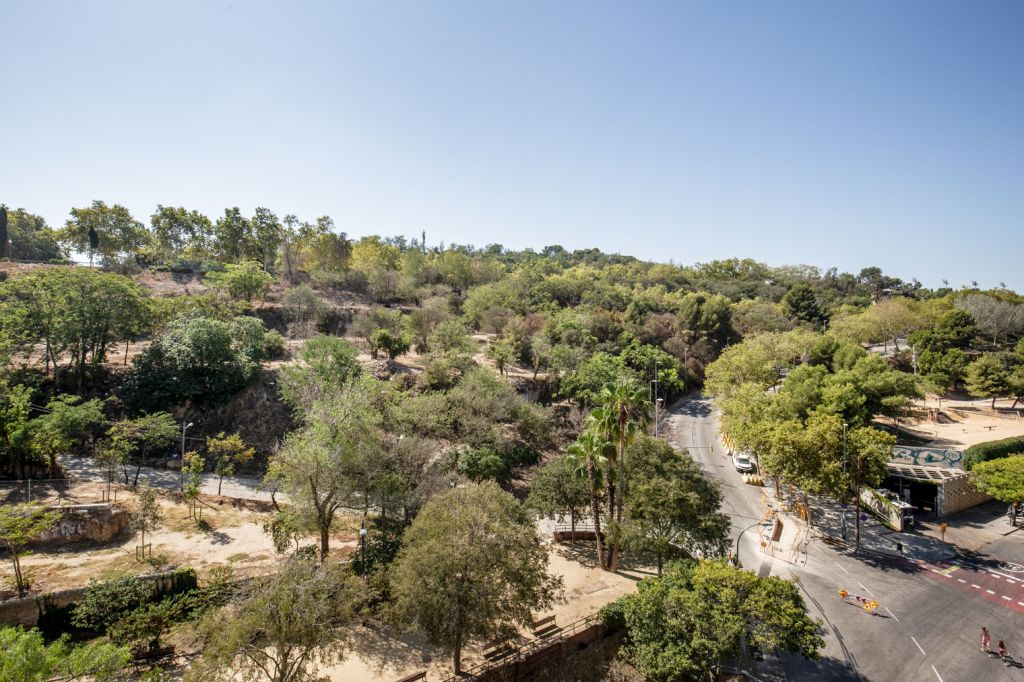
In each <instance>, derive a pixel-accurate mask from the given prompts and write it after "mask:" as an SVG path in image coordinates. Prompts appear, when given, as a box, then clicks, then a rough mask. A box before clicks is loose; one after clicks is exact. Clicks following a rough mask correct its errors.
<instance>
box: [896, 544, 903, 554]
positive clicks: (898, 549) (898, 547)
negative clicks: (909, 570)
mask: <svg viewBox="0 0 1024 682" xmlns="http://www.w3.org/2000/svg"><path fill="white" fill-rule="evenodd" d="M896 553H897V554H899V555H900V556H903V543H902V542H899V541H897V542H896Z"/></svg>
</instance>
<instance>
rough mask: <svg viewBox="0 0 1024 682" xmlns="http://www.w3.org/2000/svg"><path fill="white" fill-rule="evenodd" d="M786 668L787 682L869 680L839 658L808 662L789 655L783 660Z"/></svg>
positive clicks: (849, 681) (853, 681) (851, 681)
mask: <svg viewBox="0 0 1024 682" xmlns="http://www.w3.org/2000/svg"><path fill="white" fill-rule="evenodd" d="M783 664H784V665H785V667H786V679H787V680H840V681H841V682H859V681H860V680H867V679H868V678H867V677H865V676H864V675H862V674H861V673H860V672H859V671H858V670H857V668H855V667H854V666H853V665H851V664H849V663H847V662H846V661H843V660H840V659H838V658H832V657H829V658H822V659H819V660H817V661H808V660H806V659H804V658H801V657H799V656H790V655H787V656H785V658H784V659H783Z"/></svg>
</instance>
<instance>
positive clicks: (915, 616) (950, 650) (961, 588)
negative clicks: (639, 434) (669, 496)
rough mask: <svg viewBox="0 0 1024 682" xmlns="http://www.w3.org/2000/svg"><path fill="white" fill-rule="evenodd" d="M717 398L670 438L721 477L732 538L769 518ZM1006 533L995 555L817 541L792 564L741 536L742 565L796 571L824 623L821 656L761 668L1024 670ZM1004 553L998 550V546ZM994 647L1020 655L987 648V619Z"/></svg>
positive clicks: (786, 673) (873, 672)
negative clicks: (861, 600)
mask: <svg viewBox="0 0 1024 682" xmlns="http://www.w3.org/2000/svg"><path fill="white" fill-rule="evenodd" d="M717 433H718V421H717V415H716V413H715V410H714V406H713V403H712V402H711V401H710V400H707V399H703V398H696V399H691V400H689V401H686V402H683V403H679V404H677V405H675V406H673V408H671V411H670V417H669V419H668V424H667V435H668V437H669V438H670V439H671V440H672V441H673V442H674V443H675V444H676V445H677V446H679V447H684V448H687V449H688V450H689V451H690V452H691V455H692V456H693V458H694V460H695V461H697V462H698V463H699V464H700V465H701V467H702V468H703V469H704V470H705V471H707V472H708V473H709V474H710V475H712V476H714V477H715V478H717V479H718V480H719V481H720V482H721V484H722V489H723V494H724V497H725V504H724V508H725V510H726V511H727V513H729V514H730V515H731V516H732V522H733V538H734V540H735V538H736V537H737V536H738V535H739V533H740V532H742V531H743V530H744V529H745V528H749V527H750V525H751V524H756V523H757V522H758V521H759V519H760V518H761V513H762V507H761V502H760V491H759V489H758V488H756V487H754V486H750V485H746V484H744V483H743V481H742V478H741V475H740V474H739V473H737V472H736V471H735V469H734V468H733V466H732V462H731V459H730V458H729V457H728V455H727V453H726V452H725V450H724V448H723V447H722V445H721V442H720V441H719V440H718V437H717ZM1017 535H1019V534H1016V533H1015V534H1012V535H1010V536H1007V538H1006V539H1005V541H1002V542H1001V543H1000V544H999V545H998V546H996V547H993V546H989V547H986V548H985V552H987V553H986V554H974V555H968V554H961V555H960V556H958V557H956V558H954V559H950V560H944V561H935V562H928V561H924V560H911V559H907V558H899V557H892V556H887V555H879V554H865V555H854V554H852V553H849V552H847V551H845V550H837V549H834V548H833V547H831V546H830V545H827V544H825V543H824V542H821V541H820V540H817V539H815V540H812V541H811V542H810V543H809V544H808V546H807V551H806V559H805V560H804V558H801V560H800V562H799V563H797V564H791V563H789V562H787V561H784V560H782V559H780V558H775V559H774V560H773V559H771V558H770V557H763V556H761V552H760V547H759V546H758V542H757V540H756V536H755V533H754V531H750V532H748V533H746V534H744V536H743V538H742V540H741V543H740V559H741V562H742V564H743V565H744V566H745V567H747V568H749V569H751V570H755V571H757V572H758V573H759V574H761V575H765V574H767V573H768V572H770V573H771V574H772V575H778V576H781V577H786V578H796V579H797V580H798V582H799V585H800V587H801V590H802V591H803V592H804V597H805V600H806V601H807V605H808V608H809V609H810V612H811V614H812V615H813V616H814V617H815V618H817V619H819V620H820V621H821V622H822V636H823V637H824V638H825V641H826V647H825V649H824V651H823V652H822V659H821V660H820V661H817V662H809V661H805V660H803V659H801V658H799V657H783V658H782V659H781V660H779V659H769V660H768V661H766V662H765V663H764V664H763V665H762V666H760V668H759V670H758V676H759V677H760V678H762V679H766V680H776V679H778V680H880V681H888V680H906V681H918V680H920V681H925V680H928V681H932V682H935V681H938V682H955V681H958V680H964V681H971V682H980V681H982V680H985V681H987V680H993V681H995V682H1001V681H1002V680H1022V679H1024V663H1021V661H1022V660H1024V567H1022V566H1020V565H1015V564H1014V563H1013V562H1012V561H1004V560H1003V559H1004V558H1005V557H1012V558H1015V557H1017V556H1021V555H1024V535H1021V537H1019V538H1018V537H1016V536H1017ZM997 552H998V553H999V554H1000V555H1005V557H1001V556H995V555H994V554H995V553H997ZM840 589H845V590H847V591H848V592H850V593H851V594H860V595H863V596H865V597H867V598H872V599H875V600H877V601H878V602H879V603H880V604H881V606H880V608H879V609H878V611H877V615H871V614H869V613H867V612H866V611H864V610H863V609H861V608H859V607H858V606H857V605H856V604H855V603H848V602H844V601H842V600H840V598H839V596H838V591H839V590H840ZM982 626H987V627H988V629H989V632H990V633H991V635H992V648H993V649H994V648H995V646H996V644H997V642H998V641H999V640H1000V639H1003V640H1004V641H1005V643H1006V646H1007V650H1008V653H1009V655H1010V656H1011V657H1013V658H1014V659H1015V661H1016V663H1012V664H1007V663H1005V662H1003V661H1000V660H999V659H998V657H997V656H995V655H994V654H993V655H989V654H986V653H984V652H982V651H981V650H980V639H981V627H982Z"/></svg>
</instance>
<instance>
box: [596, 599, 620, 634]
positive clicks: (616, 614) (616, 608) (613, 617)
mask: <svg viewBox="0 0 1024 682" xmlns="http://www.w3.org/2000/svg"><path fill="white" fill-rule="evenodd" d="M597 616H598V618H600V619H601V625H603V626H604V629H605V633H606V634H611V633H613V632H619V631H620V630H625V629H626V598H625V597H619V598H618V599H616V600H615V601H613V602H609V603H607V604H605V605H604V606H602V607H601V610H600V611H598V612H597Z"/></svg>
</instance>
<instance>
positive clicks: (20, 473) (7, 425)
mask: <svg viewBox="0 0 1024 682" xmlns="http://www.w3.org/2000/svg"><path fill="white" fill-rule="evenodd" d="M32 393H33V391H32V388H31V387H29V386H23V385H20V384H19V385H14V386H11V385H10V384H8V383H7V382H6V381H4V380H0V465H2V467H3V469H4V470H5V471H8V472H14V474H15V475H16V477H17V478H21V479H24V478H28V477H29V476H28V474H29V469H30V468H31V466H32V465H34V464H37V463H38V462H39V460H38V458H37V457H36V451H35V450H34V449H33V447H32V430H33V427H32V423H31V422H30V421H29V416H30V413H31V410H32ZM11 477H12V478H13V477H15V476H11Z"/></svg>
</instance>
